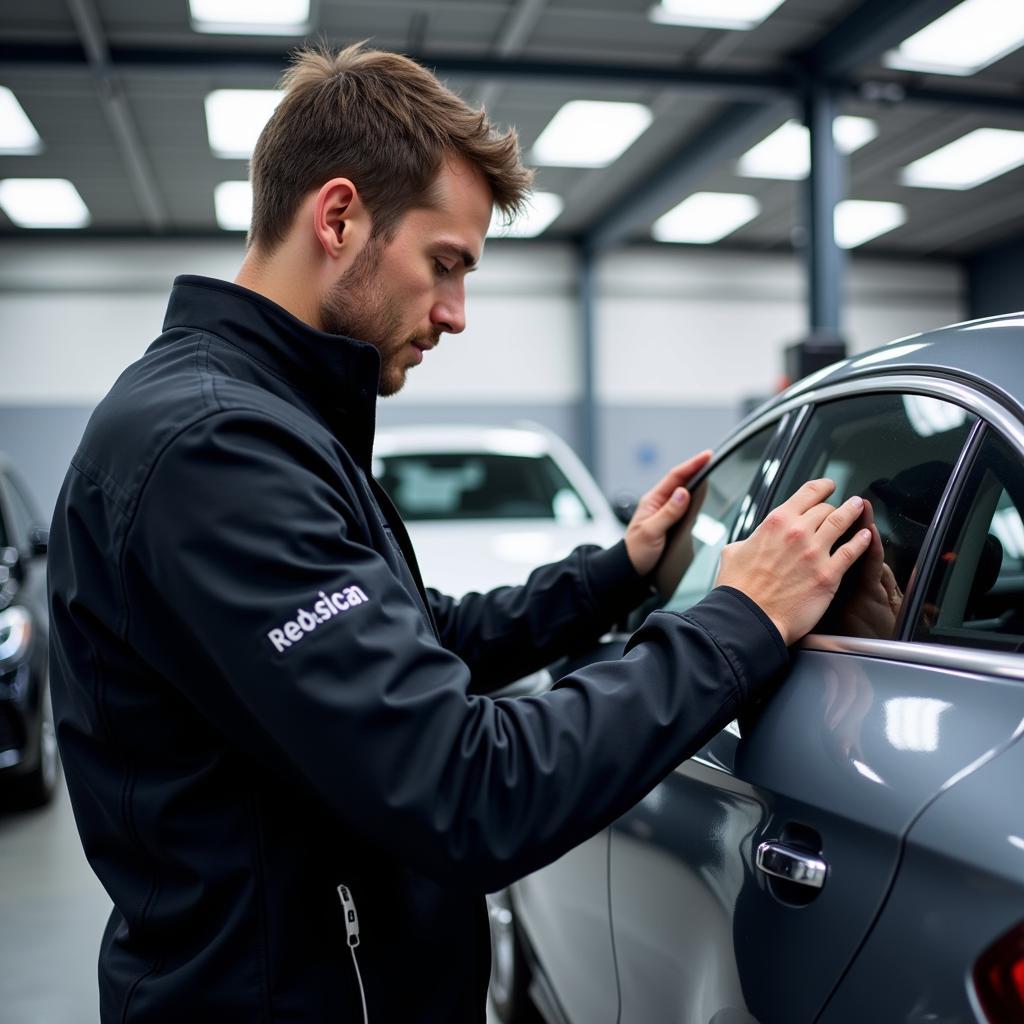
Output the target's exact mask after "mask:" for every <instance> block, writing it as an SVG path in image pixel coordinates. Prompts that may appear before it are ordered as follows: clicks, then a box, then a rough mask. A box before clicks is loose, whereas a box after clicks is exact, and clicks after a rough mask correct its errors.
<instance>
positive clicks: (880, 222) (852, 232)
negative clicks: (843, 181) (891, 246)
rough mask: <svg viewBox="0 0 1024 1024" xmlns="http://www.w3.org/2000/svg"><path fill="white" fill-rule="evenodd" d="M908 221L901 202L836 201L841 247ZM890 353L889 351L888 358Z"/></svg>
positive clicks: (838, 243)
mask: <svg viewBox="0 0 1024 1024" xmlns="http://www.w3.org/2000/svg"><path fill="white" fill-rule="evenodd" d="M906 222H907V211H906V209H905V208H904V206H903V205H902V204H901V203H879V202H874V201H871V200H867V199H844V200H843V201H842V202H841V203H837V204H836V212H835V219H834V226H835V233H836V245H838V246H839V247H840V248H841V249H853V248H855V247H856V246H858V245H863V244H864V243H865V242H869V241H871V239H872V238H877V237H878V236H879V235H884V234H885V233H886V232H887V231H892V230H893V229H894V228H898V227H899V226H900V225H901V224H905V223H906ZM891 356H892V353H891V352H890V353H888V355H887V357H886V358H889V357H891Z"/></svg>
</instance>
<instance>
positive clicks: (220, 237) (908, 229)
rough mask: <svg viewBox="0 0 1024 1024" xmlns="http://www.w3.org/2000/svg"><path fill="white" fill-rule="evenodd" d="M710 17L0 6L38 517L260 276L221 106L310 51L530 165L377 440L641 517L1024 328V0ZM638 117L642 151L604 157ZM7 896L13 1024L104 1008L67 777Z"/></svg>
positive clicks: (13, 282)
mask: <svg viewBox="0 0 1024 1024" xmlns="http://www.w3.org/2000/svg"><path fill="white" fill-rule="evenodd" d="M699 6H704V7H706V10H705V11H704V13H703V14H701V13H698V14H694V13H693V12H692V11H689V13H687V12H686V10H685V9H688V7H694V8H697V7H699ZM716 6H717V7H718V8H722V9H725V8H728V7H729V6H730V5H728V4H725V3H719V4H717V5H714V4H707V5H697V4H691V5H687V4H686V3H680V4H673V3H672V0H662V3H660V4H656V3H653V0H364V2H359V0H312V2H311V3H310V4H309V9H308V12H306V13H305V14H304V15H303V17H302V18H301V25H299V27H298V28H297V29H293V30H291V31H289V32H284V31H283V30H281V29H280V28H270V29H269V30H267V29H266V27H265V26H264V28H263V30H262V31H253V30H252V28H251V26H250V27H249V28H247V29H246V28H241V29H240V28H238V27H236V28H235V29H234V30H225V27H224V26H220V30H210V29H209V26H204V25H202V24H200V23H198V22H197V21H196V20H195V19H194V17H193V16H191V15H190V10H189V4H188V0H147V2H146V3H145V4H139V3H132V2H129V0H35V2H34V3H32V4H29V5H10V4H9V5H6V6H4V8H3V9H2V10H0V100H2V101H3V105H0V129H4V128H5V127H6V126H12V130H14V129H19V128H21V120H20V118H21V117H22V116H23V117H25V118H27V120H28V122H30V125H31V128H32V133H33V135H34V138H33V137H32V135H29V136H27V137H26V136H25V132H24V130H23V129H22V134H21V136H19V138H16V139H14V140H13V141H10V140H6V139H3V138H0V351H2V353H3V356H4V364H3V372H2V373H0V449H2V450H3V452H4V453H5V454H6V455H7V456H8V457H9V458H10V459H11V461H12V462H13V463H14V464H15V465H16V466H17V467H18V469H19V471H20V473H21V476H22V477H23V478H24V480H25V481H26V483H27V485H28V488H29V490H31V491H32V493H33V494H34V495H35V497H36V499H37V501H38V504H39V506H40V508H41V509H42V510H43V512H44V517H45V518H46V519H47V520H48V518H49V515H50V512H51V510H52V508H53V504H54V501H55V499H56V496H57V492H58V489H59V487H60V484H61V480H62V479H63V475H64V473H65V471H66V468H67V465H68V462H69V460H70V458H71V455H72V454H73V452H74V450H75V446H76V444H77V441H78V438H79V437H80V435H81V432H82V430H83V428H84V426H85V423H86V421H87V420H88V417H89V415H90V412H91V410H92V408H93V407H94V406H95V404H96V402H97V401H98V400H99V399H100V398H101V397H102V396H103V395H104V393H105V392H106V390H107V389H108V388H109V387H110V385H111V383H112V382H113V381H114V379H115V378H116V377H117V375H118V374H119V373H120V372H121V371H122V370H123V369H124V367H125V366H127V365H128V364H129V363H130V362H132V361H133V360H135V359H136V358H138V357H139V356H140V355H141V354H142V353H143V351H144V350H145V348H146V347H147V345H148V344H149V342H150V341H151V340H152V339H153V338H154V337H156V336H157V334H158V333H159V332H160V329H161V328H160V325H161V321H162V318H163V313H164V309H165V306H166V297H167V292H168V290H169V287H170V284H171V281H172V280H173V278H174V276H175V275H176V274H181V273H190V274H204V275H209V276H212V277H218V278H223V279H227V280H231V279H232V278H233V277H234V275H235V273H236V271H237V268H238V265H239V263H240V261H241V257H242V255H243V252H244V237H245V229H246V226H247V222H248V210H247V207H246V202H247V200H246V196H245V185H244V183H245V180H246V176H247V159H248V151H247V150H246V145H250V146H251V139H250V140H249V142H248V143H247V142H246V138H245V137H244V136H245V132H241V133H240V134H241V136H243V137H242V138H241V139H240V140H239V139H235V140H233V141H231V140H229V141H228V142H227V143H226V144H220V143H217V142H216V140H215V139H214V138H213V135H212V129H213V125H214V119H215V114H216V110H215V104H216V100H213V101H211V97H216V96H218V95H220V96H226V95H228V92H229V91H230V92H234V91H243V92H247V91H253V92H254V94H255V95H259V94H262V93H265V91H267V90H273V89H274V88H275V86H276V84H277V82H278V79H279V77H280V74H281V73H282V71H283V69H284V68H285V66H286V62H287V58H288V53H289V51H290V50H291V49H293V48H294V47H296V46H297V45H299V43H300V42H301V41H302V40H303V39H309V40H315V39H322V40H324V41H326V42H328V43H330V44H331V45H332V46H340V45H344V44H348V43H351V42H355V41H359V40H367V41H368V42H369V44H370V45H372V46H375V47H379V48H383V49H388V50H394V51H397V52H401V53H405V54H408V55H410V56H413V57H415V58H416V59H418V60H420V61H421V62H422V63H424V64H425V65H426V66H428V67H430V68H432V69H434V70H435V71H436V73H437V74H438V76H439V77H440V78H441V79H442V80H444V81H445V82H447V84H449V85H450V86H451V87H452V88H454V89H456V90H457V91H458V92H459V93H460V94H461V95H463V96H464V97H465V98H466V99H467V100H469V101H470V102H472V103H474V104H476V105H480V106H483V107H485V108H486V110H487V111H488V113H489V115H490V116H491V118H492V119H493V120H495V121H497V122H498V123H500V124H503V125H514V126H515V127H516V128H517V129H518V132H519V137H520V142H521V145H522V148H523V151H524V153H525V154H526V158H527V162H528V163H530V164H531V166H534V167H536V169H537V178H536V191H537V196H536V199H535V201H534V205H533V209H532V214H536V215H537V216H536V219H535V218H534V217H533V216H532V215H531V217H529V218H524V221H523V222H517V223H515V224H513V225H512V226H511V227H509V226H503V225H501V224H498V223H496V224H495V226H494V230H493V236H492V237H491V240H490V241H488V243H487V249H486V254H485V258H484V260H483V262H482V265H481V269H480V272H479V273H478V274H476V275H475V276H474V278H473V279H472V281H471V283H470V286H469V289H468V314H469V315H468V326H467V329H466V331H465V332H464V333H462V334H460V335H458V336H452V337H447V338H445V339H443V342H442V344H441V346H440V348H439V349H438V351H437V352H435V353H432V355H431V358H430V359H429V360H427V361H426V363H425V364H424V366H422V367H421V368H419V369H417V370H416V371H415V372H414V373H413V374H412V376H411V378H410V383H409V386H408V387H407V388H406V390H404V391H403V392H402V393H401V395H399V396H397V397H394V398H391V399H387V400H384V401H381V402H380V403H379V405H378V424H379V425H380V426H381V427H402V426H410V425H419V424H487V425H494V426H511V425H514V424H517V423H520V422H523V421H530V422H533V423H538V424H541V425H542V426H544V427H546V428H548V429H550V430H552V431H554V432H555V433H557V434H559V435H560V436H561V437H563V438H564V439H565V440H566V441H567V442H568V443H569V444H570V446H571V447H572V448H573V449H574V450H575V451H576V452H577V453H578V454H579V455H580V457H581V458H582V460H583V462H584V463H585V464H586V466H587V467H588V468H589V469H590V471H591V472H592V473H593V475H594V477H595V478H596V480H597V481H598V483H599V484H600V486H601V488H602V490H603V491H604V492H605V494H606V495H608V496H610V497H629V496H632V497H634V498H635V497H636V496H637V495H639V494H640V493H642V491H643V490H644V489H646V488H647V487H648V486H650V483H651V482H652V481H653V480H654V479H656V478H657V477H658V476H659V475H660V474H661V473H662V472H664V471H665V469H666V468H667V467H668V466H669V465H671V464H672V463H673V462H675V461H677V460H678V459H679V458H681V457H683V456H684V455H686V454H688V453H690V452H692V451H696V450H699V449H701V448H703V447H710V446H713V445H715V444H716V443H717V442H718V441H719V440H720V439H721V438H722V436H723V435H724V434H725V433H726V432H727V431H729V430H730V429H731V428H732V427H733V426H734V425H735V424H736V423H737V422H738V421H739V420H740V419H741V418H742V417H743V416H744V415H745V414H746V413H747V412H749V411H750V410H751V409H753V408H754V407H756V406H757V405H758V404H759V403H760V402H761V401H762V400H764V399H765V398H768V397H769V396H771V395H773V394H775V393H776V392H777V391H779V390H781V388H782V387H783V385H784V384H785V383H786V382H788V381H792V380H794V379H796V378H797V377H799V376H802V375H803V374H804V373H805V372H809V371H810V370H814V369H817V368H819V367H820V366H824V365H825V364H826V363H829V362H832V361H833V360H834V359H836V358H840V357H842V356H843V355H852V354H856V353H860V352H864V351H866V350H868V349H871V348H874V347H875V346H877V345H880V344H883V343H885V342H888V341H891V340H893V339H897V338H901V337H905V336H907V335H911V334H916V333H918V332H921V331H926V330H930V329H932V328H936V327H939V326H942V325H945V324H951V323H956V322H959V321H963V320H968V319H974V318H978V317H985V316H992V315H997V314H1003V313H1008V312H1012V311H1016V310H1020V309H1022V308H1024V22H1022V18H1021V15H1020V4H1019V0H967V2H961V0H783V2H781V3H775V4H774V5H772V4H765V5H764V6H765V7H771V10H770V12H769V13H768V14H766V15H764V16H763V17H762V18H761V19H760V20H759V19H758V18H757V17H756V16H754V17H753V18H748V20H747V21H746V22H744V21H743V19H742V18H741V17H738V16H737V20H735V21H734V22H733V23H732V24H730V25H727V26H723V25H722V24H721V19H722V17H723V15H722V13H721V11H719V12H718V13H717V15H716V14H715V13H714V8H715V7H716ZM748 6H749V7H751V8H752V7H755V6H756V5H755V4H753V3H751V4H750V5H748ZM961 7H963V8H968V7H977V8H979V9H980V16H981V17H982V18H983V19H985V20H984V21H982V22H980V23H978V26H977V27H975V28H972V30H971V31H970V33H968V36H966V37H963V38H970V39H971V40H972V46H964V47H963V49H964V51H965V52H966V57H965V63H963V64H960V65H954V63H953V62H954V57H955V56H956V54H955V53H951V54H948V55H947V57H946V58H944V59H946V60H948V61H949V63H948V64H944V63H943V62H942V60H940V59H939V58H937V57H934V56H928V54H927V53H925V50H926V47H925V46H924V45H923V44H922V46H919V47H917V48H916V49H915V47H914V46H913V45H907V44H908V41H911V42H912V41H913V40H914V39H916V38H919V34H921V33H923V31H924V30H926V29H928V27H929V26H931V25H933V24H935V23H937V22H939V21H940V19H942V18H943V17H944V16H945V15H947V14H949V13H950V12H952V11H953V10H954V9H959V8H961ZM677 8H678V9H677ZM681 11H682V12H683V13H680V12H681ZM716 18H717V19H718V20H717V21H716ZM1014 27H1016V34H1014V32H1013V31H1011V29H1013V28H1014ZM228 28H230V27H228ZM991 37H998V39H999V40H1001V42H997V43H993V45H992V46H991V47H990V48H989V52H987V53H982V52H981V51H982V50H983V49H984V45H983V43H984V40H986V39H990V38H991ZM925 42H926V43H927V42H928V40H927V39H925ZM974 43H977V46H974V45H973V44H974ZM1011 44H1012V45H1011ZM936 45H938V44H936ZM1000 47H1002V49H1001V48H1000ZM1007 47H1009V48H1008V49H1007ZM919 50H920V51H921V53H924V56H921V53H919V52H918V51H919ZM974 50H977V51H978V55H977V56H976V57H975V58H974V59H973V64H972V63H970V61H971V59H972V58H971V54H972V53H973V51H974ZM968 51H970V52H968ZM267 102H268V101H267V100H266V99H264V100H263V104H264V106H263V108H262V109H263V111H264V113H263V115H262V116H263V117H264V119H265V117H266V116H267V115H268V114H269V110H270V109H272V101H271V106H270V107H267V106H266V103H267ZM590 103H614V104H621V105H622V106H619V107H616V108H606V110H605V112H604V113H603V114H602V115H600V116H601V117H602V118H603V120H599V121H598V122H597V124H598V127H593V126H591V127H586V126H584V127H583V128H581V129H579V132H578V134H577V135H576V136H575V137H574V138H573V139H572V140H570V142H569V144H568V150H565V149H564V148H563V151H562V152H559V151H558V143H559V140H558V139H557V138H555V133H554V132H552V130H551V126H552V122H553V119H554V118H555V117H556V115H559V116H560V117H561V116H565V115H564V111H566V110H567V109H568V110H570V111H571V110H573V109H575V111H576V112H579V111H581V110H584V111H585V110H586V107H587V104H590ZM567 104H575V105H577V106H575V108H567V106H566V105H567ZM579 104H582V105H583V106H582V107H581V106H579ZM257 105H258V104H257ZM560 112H563V113H560ZM613 112H615V113H618V114H621V116H622V119H623V124H624V128H625V134H624V136H623V138H624V139H625V141H624V142H623V143H622V144H621V145H620V146H619V149H618V150H617V151H612V150H609V151H608V152H605V153H604V154H602V153H600V152H597V153H596V154H588V153H587V152H586V149H587V148H588V144H589V143H591V142H594V141H595V140H596V141H597V142H599V143H600V142H603V143H605V144H606V146H605V148H606V149H608V146H610V145H611V143H612V142H613V141H614V140H611V139H610V135H611V129H612V127H613V124H612V118H613ZM231 116H233V117H235V118H236V119H241V115H239V114H234V115H229V119H230V117H231ZM259 116H260V114H259V111H258V110H257V111H256V112H255V113H254V114H253V117H255V118H256V119H257V121H256V122H255V124H256V127H255V129H253V132H251V133H250V134H251V136H252V138H254V137H255V134H254V132H257V131H258V129H259V127H260V124H261V123H262V122H259V121H258V118H259ZM236 127H238V125H237V124H236ZM243 127H244V126H243ZM218 146H220V147H221V148H218ZM952 146H958V147H959V148H957V149H953V150H950V151H945V147H952ZM545 147H546V148H545ZM598 148H600V147H598ZM943 153H945V156H946V159H945V160H943V159H941V155H942V154H943ZM989 153H991V154H992V155H993V158H994V163H993V165H992V166H993V168H995V169H994V170H992V171H988V172H984V171H983V170H982V166H983V163H984V160H985V159H987V156H988V154H989ZM609 154H610V155H609ZM932 154H938V155H939V158H938V159H933V160H931V161H928V159H927V158H929V157H930V156H931V155H932ZM965 170H966V171H968V172H973V174H972V173H964V172H965ZM986 174H987V177H986V176H985V175H986ZM28 179H56V180H60V181H65V182H70V183H71V184H72V185H73V188H74V193H73V195H72V198H71V199H67V197H66V196H65V195H64V194H63V193H61V194H60V195H59V196H58V195H56V194H54V196H53V197H51V198H50V199H49V200H48V202H49V204H50V211H51V213H52V212H53V211H54V210H56V208H57V207H58V206H60V205H61V204H62V203H64V202H65V201H67V203H68V205H69V206H70V207H71V209H70V217H71V218H72V220H73V219H74V218H75V217H77V218H78V219H77V222H75V226H54V225H53V224H52V223H51V224H50V225H48V226H27V225H28V221H27V220H26V219H25V216H26V215H25V214H24V213H22V212H19V208H17V207H16V206H15V205H13V204H14V202H15V200H16V198H17V197H16V194H15V193H16V189H14V187H13V186H11V184H10V183H12V182H22V181H24V180H28ZM75 195H77V202H78V203H80V204H83V206H84V212H82V209H79V208H78V207H75V206H74V203H75V201H76V200H75V198H74V197H75ZM218 196H219V197H220V199H219V200H218ZM716 197H717V198H716ZM701 201H703V202H704V203H705V204H716V203H717V204H718V206H714V207H713V211H714V212H713V216H714V217H717V218H724V219H723V220H715V221H714V222H712V223H710V224H709V223H708V222H706V221H701V220H699V219H698V218H699V215H700V213H701V208H700V206H699V203H700V202H701ZM218 202H220V203H221V204H222V205H221V206H220V208H219V209H218ZM684 202H688V203H689V204H690V205H689V206H688V207H687V206H684V205H682V204H684ZM833 211H835V217H834V218H833ZM69 223H70V222H69ZM510 311H514V312H512V313H511V315H510ZM428 583H429V581H428ZM0 874H2V877H3V880H4V882H3V886H2V888H0V959H2V960H3V962H4V965H5V966H4V970H3V971H2V972H0V1019H2V1020H3V1021H4V1022H5V1024H29V1022H35V1021H45V1022H47V1024H79V1022H91V1021H93V1020H96V1019H98V1017H97V1015H96V1010H95V1006H96V976H95V959H96V950H97V947H98V942H99V936H100V933H101V931H102V928H103V925H104V921H105V917H106V913H107V908H108V907H109V901H107V898H106V895H105V893H104V892H103V891H102V889H101V888H100V887H99V885H98V883H97V882H96V880H95V878H94V877H93V876H92V873H91V872H90V870H89V868H88V866H87V864H86V863H85V861H84V858H83V856H82V854H81V849H80V846H79V843H78V837H77V833H76V831H75V827H74V822H73V819H72V816H71V812H70V807H69V804H68V799H67V794H66V792H65V791H64V790H63V788H62V789H61V790H60V792H59V793H58V796H57V798H56V799H55V801H54V803H53V804H52V805H51V806H50V807H47V808H44V809H42V810H38V811H32V812H22V811H6V812H0ZM55 965H59V966H58V967H55Z"/></svg>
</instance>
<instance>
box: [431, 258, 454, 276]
mask: <svg viewBox="0 0 1024 1024" xmlns="http://www.w3.org/2000/svg"><path fill="white" fill-rule="evenodd" d="M434 272H435V273H436V274H437V276H438V277H446V276H447V275H448V274H450V273H451V272H452V270H451V267H448V266H445V264H444V263H442V262H441V261H440V260H434Z"/></svg>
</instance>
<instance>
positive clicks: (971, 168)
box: [900, 128, 1024, 191]
mask: <svg viewBox="0 0 1024 1024" xmlns="http://www.w3.org/2000/svg"><path fill="white" fill-rule="evenodd" d="M1022 164H1024V132H1021V131H1012V130H1011V129H1009V128H977V129H975V130H974V131H973V132H968V133H967V134H966V135H964V136H961V138H959V139H957V140H956V141H954V142H950V143H949V144H948V145H946V146H942V147H941V148H940V149H937V150H935V152H934V153H929V154H928V155H927V156H923V157H921V159H920V160H915V161H914V162H913V163H912V164H907V166H906V167H904V168H903V171H902V172H901V174H900V180H901V181H902V182H903V184H904V185H912V186H913V187H915V188H949V189H958V190H961V191H962V190H964V189H969V188H976V187H977V186H978V185H982V184H984V183H985V182H986V181H991V180H992V179H993V178H998V177H999V175H1000V174H1006V172H1007V171H1012V170H1013V169H1014V168H1015V167H1020V166H1021V165H1022Z"/></svg>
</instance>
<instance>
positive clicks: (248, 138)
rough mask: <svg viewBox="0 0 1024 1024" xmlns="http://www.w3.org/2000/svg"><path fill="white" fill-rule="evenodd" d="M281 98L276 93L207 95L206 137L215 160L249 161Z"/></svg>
mask: <svg viewBox="0 0 1024 1024" xmlns="http://www.w3.org/2000/svg"><path fill="white" fill-rule="evenodd" d="M282 95H283V93H281V92H280V91H279V90H277V89H215V90H214V91H213V92H211V93H208V94H207V96H206V100H205V107H206V134H207V136H208V138H209V140H210V149H211V150H212V151H213V154H214V156H219V157H225V158H228V159H239V160H248V159H249V157H251V156H252V151H253V148H254V147H255V145H256V140H257V139H258V138H259V135H260V132H261V131H263V126H264V125H265V124H266V123H267V121H269V120H270V115H271V114H273V112H274V110H275V108H276V107H277V105H278V103H280V102H281V96H282Z"/></svg>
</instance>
